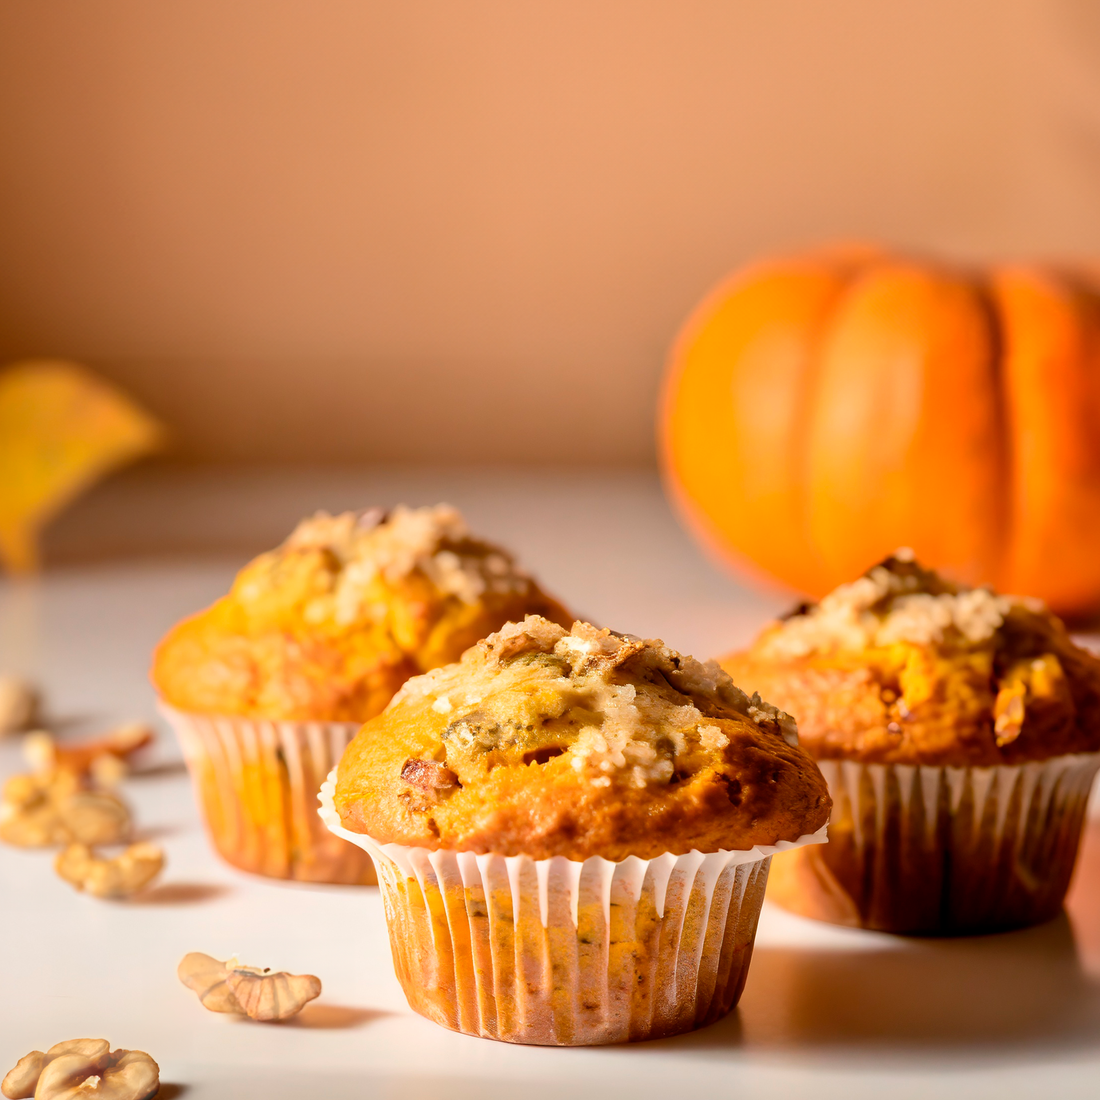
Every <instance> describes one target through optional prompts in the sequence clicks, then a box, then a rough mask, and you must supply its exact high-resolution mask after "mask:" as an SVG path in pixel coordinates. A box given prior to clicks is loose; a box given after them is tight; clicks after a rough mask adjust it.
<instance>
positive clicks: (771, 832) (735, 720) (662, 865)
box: [320, 616, 829, 1045]
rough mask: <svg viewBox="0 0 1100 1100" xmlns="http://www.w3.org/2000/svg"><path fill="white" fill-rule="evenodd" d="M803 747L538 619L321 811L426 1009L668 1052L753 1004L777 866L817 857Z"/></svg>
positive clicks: (465, 673) (687, 686)
mask: <svg viewBox="0 0 1100 1100" xmlns="http://www.w3.org/2000/svg"><path fill="white" fill-rule="evenodd" d="M793 742H794V736H793V731H792V730H791V727H790V723H789V722H788V720H787V719H786V716H785V715H782V714H781V713H780V712H777V711H775V710H774V708H771V707H769V706H768V705H767V704H766V703H762V702H761V701H760V700H759V699H758V698H753V699H750V698H748V697H747V696H745V695H744V694H743V693H742V692H740V691H739V690H738V689H737V688H736V687H734V685H733V683H732V681H731V680H730V679H729V678H728V676H725V674H723V673H722V672H721V671H720V670H719V669H718V668H717V666H715V665H708V666H704V665H701V664H699V663H698V662H696V661H694V660H692V659H691V658H689V657H683V656H681V655H680V654H677V653H674V652H673V651H672V650H670V649H668V648H667V647H666V646H664V645H663V644H662V643H660V642H643V641H640V640H638V639H635V638H630V637H624V636H620V635H616V634H613V633H611V632H610V631H607V630H602V631H600V630H596V629H595V628H593V627H590V626H588V625H587V624H583V623H575V624H574V626H573V629H572V631H570V632H567V631H565V630H563V629H562V628H561V627H559V626H556V625H555V624H553V623H549V622H547V621H546V620H544V619H540V618H538V617H536V616H531V617H528V618H527V619H526V620H525V621H524V622H523V623H522V624H511V625H509V626H508V627H506V628H504V629H503V630H501V631H500V632H499V633H498V634H495V635H492V636H491V637H490V638H488V639H486V640H485V641H484V642H481V643H479V644H478V645H477V646H476V647H474V648H473V649H471V650H469V651H467V653H466V654H464V655H463V658H462V660H461V661H460V662H459V663H457V664H455V665H451V666H448V667H447V668H444V669H440V670H437V671H436V672H433V673H429V674H428V675H426V676H421V677H417V678H415V679H413V680H411V681H409V683H408V684H407V685H406V686H405V688H404V689H402V691H401V692H400V693H399V694H398V696H397V697H396V698H395V699H394V701H393V703H391V705H390V706H389V707H388V708H387V710H386V711H385V712H384V713H383V714H382V715H379V716H378V717H377V718H375V719H372V720H371V721H370V722H368V723H367V724H366V725H365V726H364V727H363V729H362V730H361V731H360V732H359V734H358V735H357V736H356V738H355V740H354V741H353V742H352V744H351V745H350V746H349V748H348V750H347V751H346V752H345V754H344V757H343V759H342V761H341V762H340V764H339V766H338V767H337V769H335V770H334V771H333V773H332V775H331V776H330V777H329V780H328V782H326V784H325V785H324V787H323V788H322V795H321V802H322V805H321V810H320V814H321V817H322V819H323V820H324V822H325V824H326V825H327V826H328V827H329V828H330V829H331V830H332V831H333V832H334V833H335V834H336V835H338V836H340V837H341V838H343V839H345V840H347V841H349V842H351V843H355V844H358V845H360V846H361V847H362V848H363V849H364V850H365V851H368V852H369V853H370V854H371V856H372V857H373V859H374V862H375V866H376V868H377V870H378V877H379V885H380V887H381V890H382V896H383V900H384V904H385V909H386V918H387V923H388V926H389V934H390V943H391V948H392V953H393V960H394V967H395V970H396V972H397V976H398V978H399V980H400V981H401V984H402V987H403V988H404V990H405V995H406V997H407V999H408V1001H409V1004H410V1006H411V1007H412V1008H413V1009H415V1010H416V1011H417V1012H419V1013H421V1014H422V1015H424V1016H427V1017H428V1018H429V1019H432V1020H434V1021H436V1022H437V1023H439V1024H442V1025H443V1026H445V1027H448V1028H452V1029H454V1030H457V1031H462V1032H465V1033H467V1034H471V1035H479V1036H484V1037H487V1038H493V1039H502V1040H507V1041H510V1042H519V1043H538V1044H556V1045H585V1044H597V1043H617V1042H626V1041H632V1040H641V1039H651V1038H658V1037H661V1036H667V1035H674V1034H677V1033H680V1032H683V1031H688V1030H691V1029H692V1028H696V1027H700V1026H703V1025H704V1024H708V1023H711V1022H713V1021H714V1020H717V1019H719V1018H720V1017H721V1016H723V1015H725V1014H726V1013H727V1012H729V1011H730V1009H731V1008H732V1007H733V1006H734V1005H735V1004H736V1003H737V999H738V997H739V996H740V994H741V990H742V988H743V987H744V982H745V977H746V974H747V971H748V965H749V959H750V958H751V955H752V946H753V941H754V938H755V935H756V926H757V921H758V918H759V915H760V906H761V904H762V902H763V898H764V888H765V885H766V882H767V876H768V866H769V862H770V860H771V857H772V855H773V854H774V853H776V852H779V851H785V850H787V849H790V848H795V847H798V846H801V845H806V844H815V843H822V842H823V841H824V840H825V822H826V820H827V818H828V812H829V800H828V796H827V794H826V790H825V784H824V781H823V779H822V778H821V775H820V772H819V771H818V770H817V768H816V767H815V766H814V764H813V762H812V761H811V760H810V759H809V758H808V757H807V756H806V755H805V754H804V753H802V752H801V750H800V749H798V747H797V745H796V744H794V743H793Z"/></svg>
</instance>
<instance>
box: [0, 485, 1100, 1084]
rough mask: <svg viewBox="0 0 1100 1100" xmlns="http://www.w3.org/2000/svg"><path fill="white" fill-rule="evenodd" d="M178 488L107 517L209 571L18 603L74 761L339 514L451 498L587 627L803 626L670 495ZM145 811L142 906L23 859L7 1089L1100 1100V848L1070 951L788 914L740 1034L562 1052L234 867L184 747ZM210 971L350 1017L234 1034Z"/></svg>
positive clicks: (4, 911)
mask: <svg viewBox="0 0 1100 1100" xmlns="http://www.w3.org/2000/svg"><path fill="white" fill-rule="evenodd" d="M204 479H205V480H204ZM169 489H170V490H171V491H170V492H168V491H167V490H166V491H165V492H167V496H166V495H165V492H158V491H154V490H151V489H149V485H148V484H146V485H145V488H144V489H141V490H140V492H139V493H138V497H133V496H132V497H131V499H130V502H129V504H128V505H127V504H126V501H125V499H124V495H123V497H118V496H117V495H116V496H115V497H111V496H110V495H109V494H108V496H107V497H106V498H103V499H105V500H106V504H104V505H103V508H104V510H105V514H107V515H108V516H109V515H110V514H111V513H110V509H111V508H115V509H116V510H117V511H118V514H119V515H125V516H127V517H129V518H128V519H127V522H131V521H132V513H133V511H134V508H135V507H136V504H135V500H136V499H138V498H140V500H143V501H144V504H143V505H142V507H143V508H144V509H145V511H144V512H143V513H142V514H144V515H147V516H148V521H149V523H150V525H152V526H157V527H158V530H159V531H160V532H161V535H160V536H159V537H160V538H161V540H162V543H163V540H164V539H165V538H167V539H169V542H168V545H171V538H172V537H175V538H176V540H177V541H178V542H179V543H181V544H185V545H186V546H187V547H188V548H189V550H188V554H187V556H178V557H171V556H168V557H160V558H149V557H146V558H144V559H133V558H131V559H130V560H125V561H118V560H115V561H103V562H99V563H98V564H83V565H81V564H68V565H65V566H62V567H58V568H56V569H53V570H51V571H50V572H48V573H47V574H46V575H44V576H43V577H42V578H41V579H40V580H38V581H36V582H34V583H22V584H18V585H16V584H12V583H10V582H9V583H4V584H2V585H0V669H4V670H16V671H21V672H24V673H29V674H31V675H32V676H34V677H35V678H36V679H37V680H38V681H39V682H40V683H41V684H42V685H43V687H44V688H45V690H46V693H47V697H48V703H49V711H50V715H51V716H52V717H53V718H54V719H55V721H56V723H57V724H58V726H59V728H60V729H62V730H63V731H64V733H65V735H74V736H75V735H79V734H81V733H83V732H89V731H94V730H96V729H100V728H104V727H106V726H108V725H109V724H110V723H112V722H115V721H121V720H129V719H133V718H148V719H153V718H154V717H155V710H154V702H153V695H152V692H151V690H150V689H149V687H148V684H147V682H146V679H145V670H146V667H147V664H148V658H149V652H150V649H151V647H152V645H153V643H154V642H155V641H156V640H157V638H158V637H159V636H160V635H161V633H162V632H163V631H164V630H165V629H166V628H167V627H168V626H170V625H171V624H172V623H173V622H174V621H175V620H177V619H178V618H179V617H180V616H182V615H183V614H185V613H187V612H190V611H192V610H195V609H197V608H198V607H201V606H202V605H204V604H205V603H207V602H209V601H210V600H212V599H213V598H215V597H216V596H218V595H219V594H221V593H222V592H223V591H224V590H225V588H226V586H227V585H228V583H229V581H230V579H231V577H232V575H233V572H234V571H235V569H236V568H237V567H238V566H239V565H240V564H241V561H242V560H243V559H242V557H241V555H240V553H235V554H227V553H221V554H214V555H211V554H203V553H202V552H201V550H202V547H203V545H213V546H217V545H224V544H226V542H227V540H228V541H234V542H249V541H253V540H257V539H263V540H265V541H267V542H273V541H275V540H276V539H277V537H278V534H277V532H281V531H283V530H284V529H285V528H286V527H288V526H289V525H290V524H291V523H292V522H293V519H294V518H295V517H296V516H297V515H298V514H299V513H300V512H304V511H308V510H310V509H311V508H312V507H313V505H314V504H315V503H316V504H319V505H324V506H326V507H329V508H339V507H351V506H360V505H364V504H367V503H383V504H389V503H394V502H396V501H397V500H401V499H404V500H408V501H410V502H412V503H423V502H430V501H434V500H436V499H449V500H451V501H452V502H454V503H455V504H458V505H459V506H460V507H463V508H464V510H465V511H466V512H467V514H468V516H469V518H470V520H471V522H472V524H473V525H474V526H475V528H476V529H477V530H478V531H481V532H484V533H486V534H489V535H491V536H493V537H496V538H498V539H500V540H501V541H504V542H507V543H508V544H509V545H511V546H513V547H515V548H516V549H517V550H518V551H519V552H520V553H521V555H522V557H523V559H524V561H525V562H526V563H527V564H528V565H529V566H530V567H531V568H532V569H533V570H534V571H535V572H537V573H538V574H539V576H541V577H542V578H543V579H544V581H545V582H546V584H547V585H548V586H549V587H552V588H553V589H554V590H555V591H557V592H559V593H560V594H562V595H563V596H564V597H565V598H566V599H568V600H570V601H571V602H572V603H573V605H574V606H575V607H577V608H580V609H583V610H585V611H587V612H588V613H589V614H590V615H591V616H592V617H594V618H596V619H599V620H601V621H603V622H605V623H607V624H608V625H611V626H614V627H615V628H616V629H622V630H628V631H631V632H634V633H640V634H646V635H650V636H653V635H656V636H661V637H664V638H665V639H666V640H667V641H668V642H669V643H670V644H672V645H675V646H676V647H678V648H681V649H683V650H685V651H687V652H695V653H696V654H697V655H706V654H710V653H713V652H717V651H720V650H721V649H723V648H728V647H732V646H734V645H736V644H738V643H740V642H742V641H744V640H746V639H747V638H748V637H749V636H750V635H751V633H752V631H753V630H754V629H755V628H756V626H757V625H758V624H759V623H760V622H762V621H763V620H764V619H765V618H766V617H767V616H768V615H769V614H770V613H772V612H773V611H775V610H777V609H778V608H779V607H781V606H782V605H783V604H784V602H785V597H783V596H781V595H776V594H770V595H760V594H758V593H752V592H750V591H748V590H747V589H745V588H743V587H741V586H740V585H739V584H738V583H736V582H735V581H734V580H732V579H730V578H729V577H727V576H724V575H722V574H720V573H719V572H718V571H717V570H715V569H714V568H713V567H712V566H711V565H709V564H708V563H707V562H706V561H705V560H704V559H703V558H702V556H701V555H700V554H699V553H698V552H697V551H696V550H695V549H694V547H693V546H692V545H691V543H690V542H689V541H688V540H687V538H686V537H685V536H683V535H682V534H681V533H680V532H679V530H678V529H677V527H676V526H675V523H674V521H673V520H672V518H671V516H670V515H669V513H668V511H667V509H666V507H665V506H664V504H663V502H662V500H661V497H660V494H659V490H658V488H657V485H656V482H655V479H653V478H651V477H649V476H648V475H645V474H631V473H620V474H605V475H595V474H590V475H585V476H581V475H577V474H565V473H546V472H544V473H538V474H534V473H532V474H519V473H510V474H500V473H493V472H482V473H469V472H467V473H450V474H441V473H433V472H431V471H423V470H421V471H405V472H402V471H393V470H391V471H378V472H374V473H371V472H360V473H356V472H352V471H344V472H342V473H339V474H324V473H320V472H316V471H315V472H312V473H310V474H309V475H308V476H307V475H299V476H291V475H283V476H275V475H267V474H260V473H249V474H226V475H224V476H221V475H217V476H214V475H210V474H209V473H208V474H206V475H203V476H202V477H200V478H198V479H197V480H190V481H189V480H188V479H187V477H186V476H184V475H180V477H178V478H177V479H176V481H175V482H174V483H173V485H172V486H170V487H169ZM141 493H145V496H144V497H141ZM242 493H243V494H244V497H245V498H246V499H241V500H240V507H239V508H237V507H235V506H234V497H235V496H236V497H237V498H238V499H239V498H240V497H241V494H242ZM173 494H174V495H173ZM173 501H176V502H177V503H176V504H175V505H174V504H173V503H172V502H173ZM242 515H244V516H245V518H244V519H242V518H241V516H242ZM203 524H205V525H206V528H207V529H208V530H207V535H208V537H207V538H206V542H205V543H204V541H203V537H202V530H203ZM173 525H175V526H173ZM94 526H95V524H94V523H91V524H90V525H89V527H88V530H89V531H91V530H92V528H93V527H94ZM165 531H167V532H168V534H167V535H165V534H164V532H165ZM181 531H182V534H181ZM173 532H175V535H174V536H173ZM272 532H276V533H275V534H272ZM184 535H186V538H185V537H184ZM230 535H232V539H230ZM90 541H94V539H92V540H90ZM147 541H148V546H147V547H146V549H149V548H155V549H158V550H163V549H165V545H162V544H158V543H157V538H154V537H150V539H149V540H147ZM260 545H263V542H261V543H260ZM20 768H21V761H20V757H19V749H18V745H17V744H15V743H13V742H5V743H3V744H0V774H2V775H8V774H10V773H11V772H13V771H16V770H20ZM125 795H126V797H127V798H128V799H129V800H130V801H131V803H132V805H133V806H134V808H135V811H136V818H137V821H138V822H139V824H140V826H141V829H142V833H143V835H145V836H147V837H149V838H150V839H154V840H156V841H157V843H160V844H162V845H163V847H164V848H165V850H166V852H167V857H168V866H167V869H166V872H165V874H164V876H163V878H162V880H161V884H160V885H159V886H158V887H156V888H155V889H154V890H153V892H152V893H151V894H150V895H149V896H148V897H146V898H145V899H143V900H142V901H140V902H131V903H108V902H102V901H97V900H95V899H92V898H88V897H84V896H81V895H79V894H77V893H75V892H74V891H72V890H71V889H70V888H69V887H68V886H67V885H65V884H64V883H62V882H61V881H60V880H59V879H57V878H56V877H55V875H54V873H53V871H52V869H51V858H50V856H49V855H48V854H45V853H41V852H25V851H20V850H16V849H12V848H6V847H5V848H0V915H2V924H0V1072H3V1071H4V1070H6V1069H7V1068H8V1067H9V1066H10V1065H12V1064H14V1062H15V1060H16V1059H17V1058H18V1057H20V1056H21V1055H22V1054H24V1053H26V1052H27V1051H28V1050H30V1049H32V1048H38V1049H44V1048H45V1047H47V1046H49V1045H51V1044H53V1043H55V1042H58V1041H60V1040H62V1039H68V1038H74V1037H78V1036H92V1037H102V1038H106V1039H109V1040H110V1041H111V1042H112V1043H113V1044H114V1045H116V1046H125V1047H131V1048H140V1049H144V1050H147V1051H149V1052H150V1053H151V1054H152V1055H153V1056H154V1057H155V1058H156V1059H157V1061H158V1062H159V1063H160V1065H161V1069H162V1080H163V1081H164V1082H166V1085H165V1087H164V1088H163V1089H162V1096H165V1097H172V1096H186V1097H187V1098H188V1100H208V1098H214V1097H227V1098H229V1097H238V1098H240V1097H244V1098H250V1097H263V1098H265V1100H282V1098H284V1097H285V1098H291V1097H294V1098H301V1097H325V1098H343V1097H360V1096H362V1097H385V1098H398V1097H400V1098H410V1100H411V1098H421V1097H424V1098H427V1097H429V1096H430V1097H433V1098H436V1097H439V1096H446V1097H448V1098H459V1100H464V1098H466V1097H470V1098H473V1097H479V1098H481V1097H486V1098H495V1097H524V1098H541V1097H558V1096H570V1097H575V1098H578V1100H580V1098H587V1097H601V1098H606V1097H618V1096H624V1097H626V1096H630V1097H650V1096H653V1097H666V1096H670V1095H675V1096H695V1095H699V1096H707V1095H715V1096H725V1095H733V1096H740V1097H748V1098H756V1097H759V1098H770V1097H802V1096H806V1097H813V1098H814V1100H827V1098H831V1097H837V1098H838V1100H840V1098H843V1100H858V1098H861V1097H872V1096H873V1097H881V1096H888V1097H891V1098H908V1097H925V1096H931V1095H935V1096H936V1097H967V1098H982V1097H989V1098H993V1097H996V1098H997V1100H1011V1098H1015V1097H1025V1096H1027V1097H1032V1096H1035V1095H1040V1094H1041V1095H1047V1096H1051V1097H1065V1098H1069V1097H1090V1098H1095V1097H1098V1096H1100V833H1095V835H1094V833H1093V832H1090V835H1089V838H1088V840H1087V843H1086V848H1085V851H1084V854H1083V857H1082V863H1081V866H1080V867H1079V871H1078V875H1077V879H1076V880H1075V884H1074V887H1073V891H1072V893H1071V898H1070V903H1069V906H1068V915H1064V916H1062V917H1060V918H1059V919H1057V920H1056V921H1054V922H1052V923H1050V924H1048V925H1046V926H1043V927H1041V928H1036V929H1032V930H1029V931H1025V932H1017V933H1010V934H1006V935H999V936H989V937H981V938H974V939H969V940H948V941H928V940H915V939H903V938H897V937H890V936H885V935H879V934H874V933H866V932H860V931H852V930H843V929H834V928H830V927H827V926H824V925H818V924H815V923H812V922H809V921H803V920H801V919H799V918H796V917H792V916H790V915H788V914H785V913H783V912H781V911H779V910H776V909H774V908H771V907H770V906H768V905H765V908H764V913H763V917H762V919H761V924H760V933H759V936H758V939H757V950H756V954H755V956H754V959H753V963H752V968H751V971H750V974H749V979H748V985H747V988H746V990H745V995H744V997H743V999H742V1002H741V1005H740V1008H739V1009H738V1010H737V1011H736V1012H735V1013H733V1014H732V1015H731V1016H729V1017H728V1018H727V1019H725V1020H723V1021H721V1022H720V1023H718V1024H715V1025H714V1026H712V1027H709V1028H706V1029H704V1030H702V1031H699V1032H696V1033H694V1034H691V1035H687V1036H682V1037H679V1038H676V1039H669V1040H663V1041H659V1042H654V1043H644V1044H638V1045H635V1046H623V1047H614V1048H602V1049H562V1050H559V1049H546V1048H536V1047H514V1046H510V1045H507V1044H503V1043H493V1042H489V1041H486V1040H481V1039H473V1038H469V1037H465V1036H460V1035H455V1034H452V1033H450V1032H447V1031H445V1030H443V1029H441V1028H439V1027H437V1026H435V1025H434V1024H431V1023H429V1022H427V1021H426V1020H423V1019H421V1018H420V1017H418V1016H416V1015H414V1014H413V1013H412V1012H410V1011H409V1009H408V1008H407V1006H406V1005H405V1002H404V998H403V996H402V994H401V990H400V987H399V986H398V984H397V981H396V979H395V978H394V976H393V972H392V970H391V966H390V959H389V948H388V944H387V941H386V934H385V924H384V919H383V914H382V905H381V902H380V899H379V897H378V894H377V891H376V890H375V889H373V888H349V887H311V886H299V885H286V884H282V883H276V882H271V881H267V880H264V879H260V878H253V877H250V876H247V875H244V874H241V873H239V872H237V871H235V870H233V869H231V868H229V867H226V866H224V865H223V864H221V863H220V862H219V861H218V860H217V859H216V858H215V856H214V855H213V854H212V853H211V851H210V849H209V848H208V846H207V843H206V840H205V837H204V835H203V832H202V828H201V825H200V822H199V819H198V816H197V813H196V811H195V808H194V804H193V801H192V797H191V791H190V787H189V784H188V780H187V776H186V774H185V772H184V771H183V769H182V767H181V765H180V763H179V754H178V751H177V749H176V747H175V745H174V744H173V743H172V741H171V738H170V735H169V734H168V733H167V731H164V732H163V736H162V737H161V739H160V742H159V744H158V746H157V748H156V750H155V755H154V756H153V758H152V759H151V760H150V761H149V762H148V763H147V765H146V767H145V770H144V774H141V775H138V776H135V777H133V778H131V779H130V780H129V781H128V782H127V784H126V787H125ZM1092 829H1093V830H1096V826H1095V825H1094V826H1093V827H1092ZM195 950H199V951H205V952H208V953H210V954H213V955H216V956H218V957H219V958H224V957H228V956H230V955H233V954H238V955H240V957H241V958H242V959H243V960H245V961H246V962H249V963H252V964H255V965H261V966H274V967H277V968H280V969H288V970H291V971H295V972H299V973H301V972H308V973H314V974H317V975H319V976H320V977H321V979H322V981H323V983H324V993H323V995H322V997H321V999H320V1000H319V1001H317V1002H316V1003H315V1004H314V1005H311V1006H309V1007H308V1008H307V1009H306V1011H305V1012H303V1014H302V1016H301V1017H299V1019H298V1020H297V1021H295V1022H292V1023H289V1024H283V1025H261V1024H255V1023H252V1022H249V1021H242V1020H238V1019H234V1018H230V1017H224V1016H217V1015H213V1014H211V1013H208V1012H205V1011H204V1010H203V1009H202V1008H201V1007H200V1006H199V1004H198V1002H197V1000H196V999H195V997H194V995H193V994H192V993H190V992H189V991H188V990H186V989H185V988H183V986H181V985H180V984H179V982H178V981H177V979H176V977H175V968H176V963H177V962H178V960H179V958H180V957H181V956H182V955H183V954H185V953H186V952H188V951H195Z"/></svg>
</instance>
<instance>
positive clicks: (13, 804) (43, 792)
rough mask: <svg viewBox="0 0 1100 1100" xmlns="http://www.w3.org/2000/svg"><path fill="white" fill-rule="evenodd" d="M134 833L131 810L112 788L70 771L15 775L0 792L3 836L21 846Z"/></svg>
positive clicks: (101, 840) (107, 840)
mask: <svg viewBox="0 0 1100 1100" xmlns="http://www.w3.org/2000/svg"><path fill="white" fill-rule="evenodd" d="M129 833H130V812H129V811H128V810H127V809H126V805H125V803H124V802H122V801H121V799H119V798H117V797H116V796H115V795H113V794H111V793H109V792H108V791H97V790H88V789H87V788H86V786H85V784H84V783H83V781H82V780H81V779H80V778H79V777H78V776H75V775H72V774H71V773H69V772H54V773H51V774H48V775H13V776H12V777H11V778H10V779H9V780H8V781H7V783H5V784H4V789H3V795H2V796H0V840H2V841H4V842H5V843H6V844H14V845H16V846H17V847H20V848H47V847H50V846H51V845H57V844H73V843H80V844H117V843H119V842H120V841H123V840H125V839H126V837H127V836H129Z"/></svg>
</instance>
